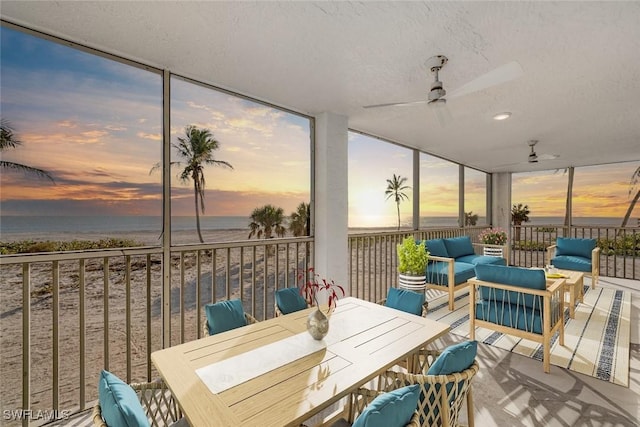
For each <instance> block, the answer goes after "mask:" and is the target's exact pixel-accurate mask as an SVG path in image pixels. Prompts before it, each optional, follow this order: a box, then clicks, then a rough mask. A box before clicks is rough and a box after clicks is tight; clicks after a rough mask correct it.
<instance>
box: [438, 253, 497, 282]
mask: <svg viewBox="0 0 640 427" xmlns="http://www.w3.org/2000/svg"><path fill="white" fill-rule="evenodd" d="M496 259H498V258H496ZM475 275H476V272H475V269H474V266H473V264H468V263H466V262H456V263H454V264H453V283H454V284H456V285H457V284H460V283H464V282H466V281H467V280H469V279H471V278H472V277H473V276H475ZM427 282H428V283H433V284H435V285H447V283H449V263H447V262H444V261H429V263H428V264H427Z"/></svg>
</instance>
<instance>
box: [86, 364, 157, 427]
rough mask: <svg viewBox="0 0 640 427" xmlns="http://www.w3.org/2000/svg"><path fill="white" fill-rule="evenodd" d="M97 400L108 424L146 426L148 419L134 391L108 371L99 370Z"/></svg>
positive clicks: (134, 426) (122, 426)
mask: <svg viewBox="0 0 640 427" xmlns="http://www.w3.org/2000/svg"><path fill="white" fill-rule="evenodd" d="M98 400H99V401H100V409H101V411H102V418H103V419H104V421H105V423H107V425H108V426H121V427H143V426H144V427H148V426H149V420H148V419H147V416H146V415H145V413H144V409H142V405H140V401H139V400H138V396H137V395H136V392H135V391H134V390H133V389H132V388H131V386H129V384H126V383H125V382H123V381H122V380H121V379H120V378H118V377H117V376H116V375H114V374H112V373H111V372H109V371H105V370H103V371H102V372H100V380H99V381H98Z"/></svg>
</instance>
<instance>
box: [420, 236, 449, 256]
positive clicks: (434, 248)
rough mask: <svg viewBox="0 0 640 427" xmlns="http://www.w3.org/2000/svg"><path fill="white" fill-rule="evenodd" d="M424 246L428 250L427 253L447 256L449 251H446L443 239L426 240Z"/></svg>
mask: <svg viewBox="0 0 640 427" xmlns="http://www.w3.org/2000/svg"><path fill="white" fill-rule="evenodd" d="M425 246H426V247H427V250H428V251H429V255H433V256H441V257H445V258H449V253H448V252H447V247H446V246H445V245H444V240H443V239H431V240H427V241H426V242H425Z"/></svg>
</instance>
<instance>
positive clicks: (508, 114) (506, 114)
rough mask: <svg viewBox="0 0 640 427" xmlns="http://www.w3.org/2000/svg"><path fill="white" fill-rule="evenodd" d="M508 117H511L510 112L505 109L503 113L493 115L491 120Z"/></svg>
mask: <svg viewBox="0 0 640 427" xmlns="http://www.w3.org/2000/svg"><path fill="white" fill-rule="evenodd" d="M509 117H511V113H509V112H508V111H505V112H504V113H498V114H496V115H495V116H493V120H506V119H508V118H509Z"/></svg>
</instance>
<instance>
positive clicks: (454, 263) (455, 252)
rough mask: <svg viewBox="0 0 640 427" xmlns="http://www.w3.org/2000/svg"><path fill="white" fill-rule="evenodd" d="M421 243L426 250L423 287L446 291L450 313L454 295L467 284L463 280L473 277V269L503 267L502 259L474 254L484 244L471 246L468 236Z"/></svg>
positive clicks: (474, 273)
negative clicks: (490, 266) (427, 252)
mask: <svg viewBox="0 0 640 427" xmlns="http://www.w3.org/2000/svg"><path fill="white" fill-rule="evenodd" d="M425 243H426V247H427V250H428V251H429V262H428V263H427V269H426V279H427V288H429V289H437V290H440V291H444V292H448V294H449V310H451V311H453V310H455V301H454V299H455V296H454V294H455V292H456V291H457V290H459V289H462V288H464V287H465V286H467V285H468V283H467V280H469V279H471V278H472V277H474V276H475V275H476V272H475V267H476V266H478V265H484V264H495V265H506V264H507V261H506V260H505V259H504V258H501V257H495V256H485V255H479V254H477V253H476V251H479V252H482V248H483V246H485V245H483V244H472V243H471V238H470V237H469V236H461V237H447V238H443V239H431V240H427V241H426V242H425ZM493 246H495V245H493Z"/></svg>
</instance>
